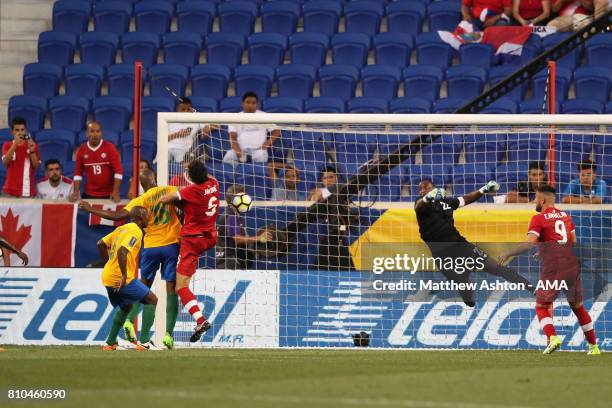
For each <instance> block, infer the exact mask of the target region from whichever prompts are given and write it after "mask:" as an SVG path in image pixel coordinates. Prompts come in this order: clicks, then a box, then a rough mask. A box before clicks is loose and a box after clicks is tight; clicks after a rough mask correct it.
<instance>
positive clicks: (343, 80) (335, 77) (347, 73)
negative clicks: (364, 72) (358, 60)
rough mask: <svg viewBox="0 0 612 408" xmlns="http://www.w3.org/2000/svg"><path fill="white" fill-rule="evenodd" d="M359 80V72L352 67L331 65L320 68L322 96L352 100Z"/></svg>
mask: <svg viewBox="0 0 612 408" xmlns="http://www.w3.org/2000/svg"><path fill="white" fill-rule="evenodd" d="M358 80H359V70H358V69H357V68H355V67H353V66H350V65H339V64H330V65H325V66H323V67H321V68H319V88H320V94H321V96H328V97H335V98H342V99H344V100H349V99H352V98H354V97H355V88H356V86H357V81H358Z"/></svg>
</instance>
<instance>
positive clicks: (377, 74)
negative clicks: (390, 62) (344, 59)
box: [349, 65, 402, 110]
mask: <svg viewBox="0 0 612 408" xmlns="http://www.w3.org/2000/svg"><path fill="white" fill-rule="evenodd" d="M401 77H402V72H401V70H400V69H399V68H398V67H393V66H384V65H368V66H367V67H365V68H364V69H362V70H361V89H362V94H363V96H367V97H371V98H382V99H385V100H387V101H389V100H391V99H393V98H395V97H396V96H397V86H398V85H399V81H400V79H401ZM349 110H350V108H349Z"/></svg>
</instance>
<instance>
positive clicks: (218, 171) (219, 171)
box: [206, 160, 234, 191]
mask: <svg viewBox="0 0 612 408" xmlns="http://www.w3.org/2000/svg"><path fill="white" fill-rule="evenodd" d="M206 165H207V167H208V171H209V172H210V174H212V175H213V176H214V177H215V178H216V179H217V181H218V182H219V185H220V187H221V191H225V190H226V189H227V187H229V186H230V185H232V184H234V166H232V165H231V164H227V163H223V162H222V161H221V160H219V161H213V162H211V163H207V164H206Z"/></svg>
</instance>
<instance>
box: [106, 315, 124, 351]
mask: <svg viewBox="0 0 612 408" xmlns="http://www.w3.org/2000/svg"><path fill="white" fill-rule="evenodd" d="M127 316H128V314H127V313H126V312H124V311H123V310H121V309H117V311H116V312H115V316H113V324H112V325H111V328H110V331H109V332H108V337H107V338H106V344H108V345H113V344H116V343H117V334H119V330H121V326H123V322H125V319H126V318H127Z"/></svg>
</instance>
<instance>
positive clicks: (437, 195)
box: [423, 188, 446, 203]
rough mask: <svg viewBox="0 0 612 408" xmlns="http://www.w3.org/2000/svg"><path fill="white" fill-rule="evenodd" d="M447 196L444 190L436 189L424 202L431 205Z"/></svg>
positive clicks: (426, 196)
mask: <svg viewBox="0 0 612 408" xmlns="http://www.w3.org/2000/svg"><path fill="white" fill-rule="evenodd" d="M444 196H446V191H444V189H443V188H434V189H433V190H431V191H430V192H429V193H427V194H425V197H423V200H425V202H427V203H431V202H432V201H440V200H442V199H443V198H444Z"/></svg>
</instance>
